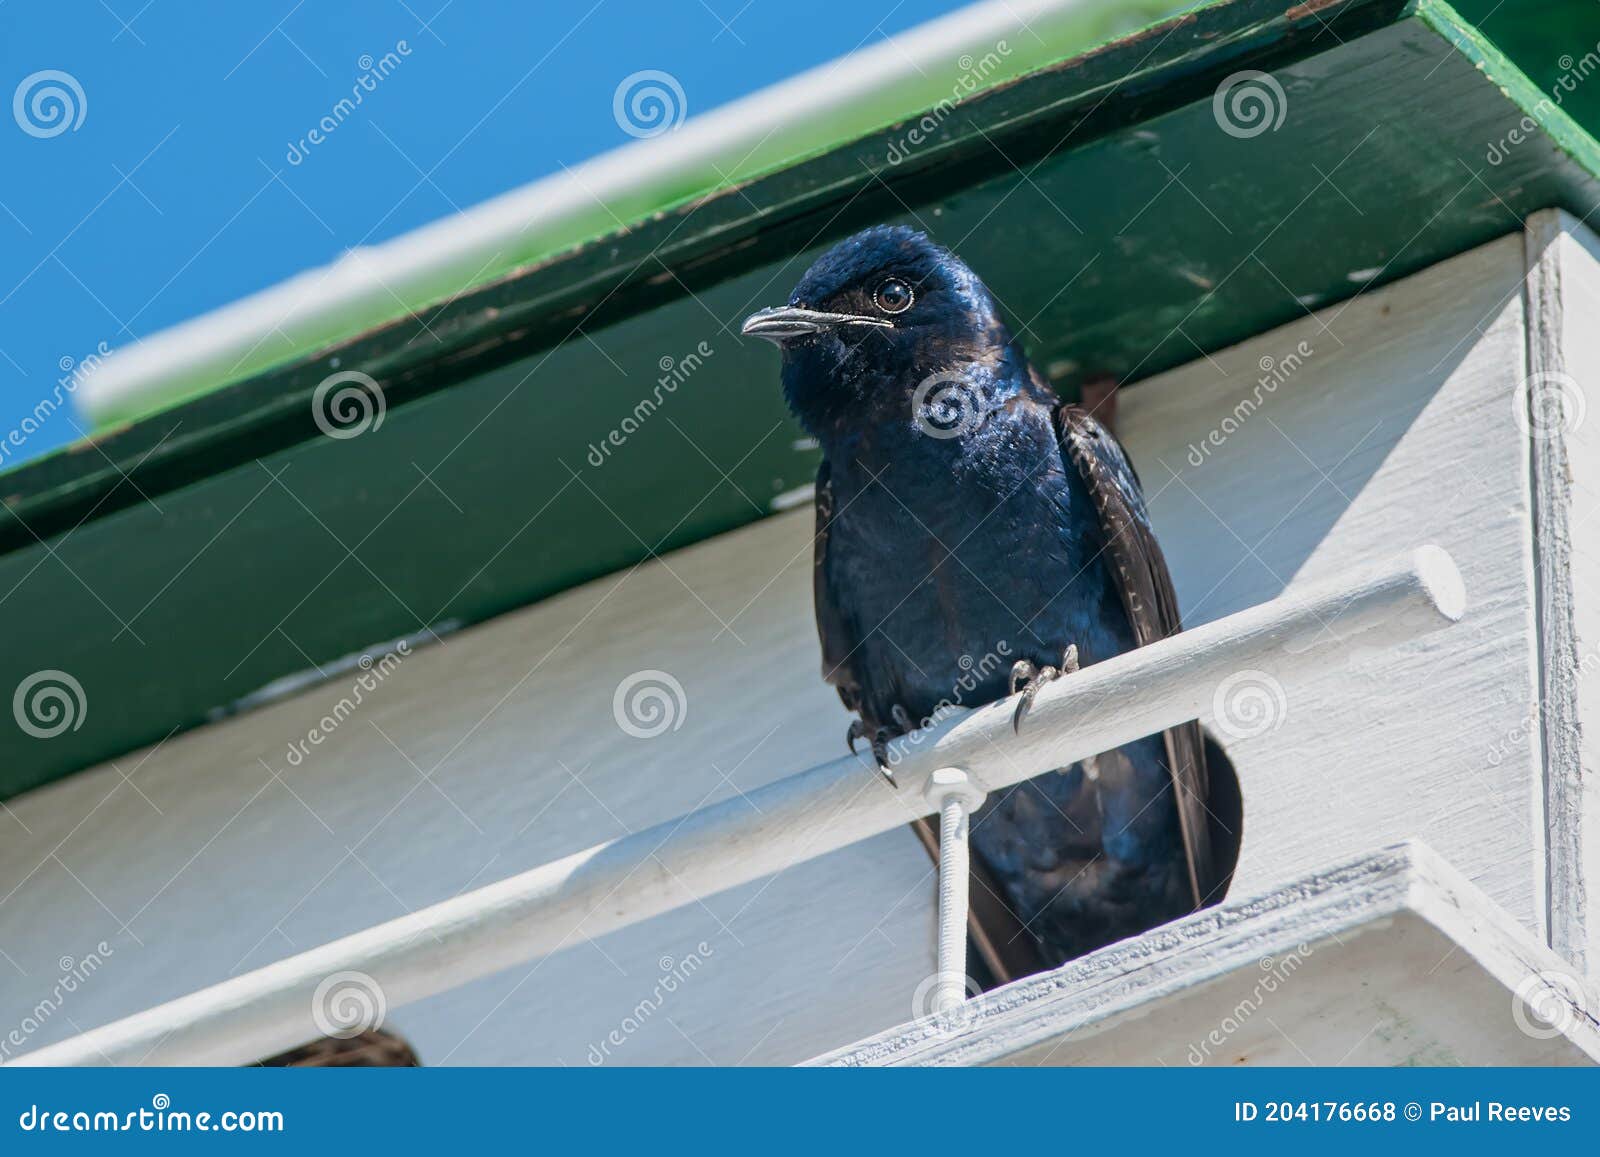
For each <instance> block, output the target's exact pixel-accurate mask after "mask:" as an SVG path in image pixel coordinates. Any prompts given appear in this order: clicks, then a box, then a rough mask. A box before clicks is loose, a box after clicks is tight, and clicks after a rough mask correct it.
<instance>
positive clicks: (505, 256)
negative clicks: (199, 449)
mask: <svg viewBox="0 0 1600 1157" xmlns="http://www.w3.org/2000/svg"><path fill="white" fill-rule="evenodd" d="M1221 2H1223V0H1209V3H1208V4H1205V5H1201V4H1197V3H1196V2H1195V0H1071V2H1069V3H1067V4H1064V5H1062V6H1061V7H1060V8H1058V9H1055V10H1053V11H1048V12H1046V13H1044V14H1043V15H1039V14H1034V17H1033V18H1034V21H1035V22H1036V23H1034V24H1031V25H1026V26H1025V30H1017V31H1014V32H1012V33H1011V34H1010V36H1009V37H1005V36H1003V37H1001V38H1000V39H999V41H998V43H999V44H1001V45H1008V50H1007V51H1006V52H1005V53H1004V54H1002V55H999V56H997V57H996V62H995V66H994V68H993V69H992V71H990V72H988V73H987V74H986V75H984V76H982V77H981V79H980V81H979V83H977V84H976V85H975V86H974V87H972V88H971V89H970V90H969V91H966V92H965V93H964V94H963V95H962V96H961V97H960V101H966V100H970V99H972V98H974V97H977V96H980V95H982V94H983V93H985V92H987V91H990V90H992V89H994V88H997V87H1000V86H1003V85H1005V84H1007V83H1009V82H1011V81H1014V80H1016V79H1017V78H1019V77H1022V76H1026V75H1028V74H1029V73H1033V72H1037V71H1039V70H1040V69H1045V68H1049V67H1052V66H1055V65H1058V64H1060V63H1062V62H1064V61H1067V60H1071V59H1074V58H1075V57H1077V56H1080V55H1082V54H1083V53H1085V52H1086V51H1089V50H1092V49H1094V48H1096V47H1100V46H1102V45H1103V44H1105V43H1107V42H1108V41H1107V39H1106V38H1105V37H1104V35H1103V29H1104V28H1105V26H1106V24H1107V23H1108V22H1113V21H1114V22H1117V23H1121V24H1125V25H1127V26H1128V28H1127V29H1126V31H1124V32H1123V34H1122V35H1121V36H1119V37H1117V39H1125V38H1127V37H1129V36H1138V35H1140V34H1142V33H1143V32H1145V31H1148V30H1149V29H1151V28H1155V27H1159V26H1161V25H1162V24H1163V23H1164V22H1165V21H1166V20H1167V19H1170V18H1171V17H1173V16H1174V15H1176V14H1180V13H1182V12H1184V11H1186V10H1188V9H1192V8H1195V7H1201V6H1210V5H1214V4H1216V3H1221ZM963 15H964V13H963V12H961V11H958V12H957V13H953V14H951V16H952V17H960V16H963ZM1017 19H1018V20H1019V21H1020V20H1022V19H1023V18H1022V17H1018V18H1017ZM939 23H940V21H938V20H935V21H931V22H929V24H927V25H923V26H921V27H919V28H916V29H912V30H911V31H910V33H909V34H908V35H913V36H914V35H917V34H918V33H921V32H923V31H924V30H926V29H930V28H932V27H934V26H935V25H937V24H939ZM903 35H906V34H903ZM902 39H903V37H902ZM886 46H887V45H886V44H884V45H875V46H872V47H871V48H868V49H867V50H866V52H867V53H871V52H872V51H873V50H874V49H878V48H883V47H886ZM971 47H972V49H973V51H974V52H976V51H978V50H979V49H980V48H981V46H980V45H972V46H971ZM857 55H858V53H852V54H851V55H850V56H847V57H845V58H842V59H841V61H835V62H833V64H831V65H823V66H821V67H820V68H817V69H812V70H809V71H808V72H805V73H802V74H800V75H799V76H797V77H793V78H790V79H789V80H786V81H782V82H779V83H778V84H777V85H774V86H772V87H771V88H769V89H765V90H761V91H760V92H757V93H754V94H751V96H750V97H746V98H740V100H737V101H734V102H731V103H730V104H729V105H724V106H721V107H720V108H717V109H713V110H711V111H710V112H709V113H707V114H705V117H704V118H701V120H699V121H698V122H697V120H696V119H695V118H691V119H690V120H689V121H687V122H685V125H684V128H683V129H680V130H677V131H678V132H682V131H684V130H686V129H688V128H689V127H690V126H696V127H698V125H699V124H704V123H706V121H707V119H708V118H717V117H723V118H726V117H727V116H728V115H729V114H730V113H733V114H736V113H737V110H738V108H739V107H741V106H743V105H746V104H748V103H749V102H751V101H753V100H759V99H760V98H762V97H764V96H765V95H767V94H769V93H772V92H774V91H775V90H777V89H780V88H782V87H783V86H785V85H789V84H795V83H803V82H805V81H807V80H809V79H812V78H814V77H816V76H817V75H818V74H819V73H821V72H822V71H823V70H824V69H831V68H834V67H836V66H839V65H841V64H843V63H844V62H848V61H851V60H852V59H854V58H855V57H856V56H857ZM989 56H995V52H994V51H993V50H992V49H991V51H990V53H989ZM989 56H986V57H984V58H983V59H984V60H988V59H989ZM960 59H967V57H957V58H952V59H949V60H940V59H928V58H926V57H925V58H924V59H922V60H921V61H919V62H914V63H915V64H916V65H917V67H916V68H914V69H913V70H912V71H911V72H909V73H906V72H901V73H898V74H889V75H886V77H885V79H884V81H883V82H881V83H880V84H878V85H877V86H876V87H875V90H874V91H873V92H872V93H871V94H870V95H867V96H861V97H860V98H858V99H854V100H852V101H851V102H850V103H849V104H848V105H847V106H845V107H844V108H843V109H842V110H837V109H836V110H833V111H834V113H835V115H833V116H831V117H828V116H823V117H817V116H809V115H805V110H806V108H807V106H806V105H804V104H801V103H800V102H798V101H796V102H794V103H793V105H792V107H793V109H794V111H793V112H792V113H791V114H789V115H788V116H786V117H785V118H784V119H783V120H780V121H778V122H777V123H776V124H774V125H772V127H771V128H769V129H768V131H766V132H765V133H764V134H763V135H762V136H761V139H760V140H758V141H757V143H756V144H755V145H754V146H753V147H751V148H749V149H746V148H745V147H744V143H743V142H742V141H741V140H740V139H738V138H737V137H733V138H730V139H729V141H728V142H727V143H726V145H724V146H723V147H722V148H721V149H720V151H718V152H717V153H716V154H714V155H711V156H705V157H703V158H700V159H698V160H695V161H693V162H692V163H691V164H689V165H688V166H687V167H684V168H677V169H671V170H668V171H666V172H664V173H662V174H660V175H659V176H653V177H650V178H647V179H645V180H642V181H637V182H630V183H629V184H628V185H627V186H625V187H624V188H622V189H621V190H617V191H613V192H612V193H609V194H606V193H605V191H604V190H599V191H597V192H598V194H600V195H596V196H595V197H594V198H593V204H592V205H589V206H587V207H586V209H584V210H583V211H581V212H578V213H576V214H575V215H568V216H564V217H557V218H556V219H555V220H553V221H552V222H549V223H548V224H545V225H544V226H543V227H535V228H534V229H532V230H530V231H528V232H527V233H526V235H525V236H524V235H523V234H522V233H521V232H520V231H519V232H518V234H517V235H516V237H515V243H514V246H508V247H507V248H506V249H505V250H504V251H503V252H500V253H498V254H496V255H495V258H494V259H493V260H491V261H489V262H487V263H484V264H481V265H480V264H478V263H477V261H476V258H475V257H474V259H473V260H471V261H467V262H465V263H464V265H463V266H462V269H463V270H465V269H466V267H467V266H471V268H470V270H468V271H466V272H464V273H460V272H459V271H457V270H453V269H446V270H441V271H439V272H438V273H437V275H431V276H429V277H428V278H427V280H425V281H422V282H419V283H417V284H412V285H408V284H406V283H405V282H404V281H403V280H399V279H394V278H390V279H389V280H388V281H386V282H385V286H386V291H385V292H384V293H383V294H381V295H379V297H378V298H377V300H375V301H373V302H368V303H364V304H363V305H362V306H361V307H360V308H356V307H353V306H352V307H350V308H348V309H342V308H337V307H330V308H329V309H328V310H327V311H326V312H322V313H320V314H318V313H313V314H312V315H310V316H308V317H307V318H305V324H306V325H307V326H308V327H309V328H310V332H308V333H304V334H302V335H300V336H299V337H298V339H297V340H295V341H294V342H293V343H292V344H288V345H285V346H277V345H275V344H274V341H275V339H274V335H273V334H272V333H271V332H270V330H269V331H268V332H263V333H262V334H261V335H260V337H259V338H258V340H257V341H255V342H253V343H250V344H251V350H250V351H249V352H247V353H246V354H245V355H243V356H241V357H240V358H239V359H238V360H237V362H236V363H235V364H233V365H232V366H231V367H230V369H229V370H228V371H225V372H221V373H215V372H212V373H207V372H204V370H201V371H199V372H191V371H190V370H189V369H187V368H186V367H185V365H184V363H183V362H182V361H181V360H177V359H175V360H174V361H173V363H172V368H171V376H170V380H169V381H168V382H166V383H165V384H164V385H163V386H162V387H161V388H160V389H159V391H158V392H155V393H150V392H146V391H141V392H140V393H138V394H137V395H134V396H130V397H125V398H124V397H119V396H116V395H115V394H111V395H109V396H107V397H106V398H104V399H102V400H93V394H94V392H95V391H94V384H95V382H94V379H95V377H97V376H102V377H103V376H105V373H104V370H103V369H97V370H95V371H93V372H91V374H90V375H89V376H88V380H87V384H88V386H89V388H88V389H86V390H85V391H83V393H82V394H80V395H79V397H80V400H83V399H86V398H87V399H89V400H88V401H87V404H86V405H85V406H84V408H85V409H86V411H87V416H88V417H89V418H90V419H91V420H92V422H93V426H94V428H95V429H96V430H105V429H111V428H114V427H117V426H119V425H124V424H126V423H129V422H135V421H138V420H140V419H142V418H146V417H149V416H151V415H153V414H157V413H160V412H162V411H165V410H167V409H169V408H171V407H172V406H174V405H177V404H180V403H182V402H185V401H188V400H190V399H193V398H196V397H199V396H202V395H204V394H207V393H210V392H213V391H215V390H218V389H222V388H225V387H227V386H229V385H232V384H234V383H236V382H240V381H244V380H247V379H250V378H252V377H256V376H259V375H260V374H263V373H269V372H271V371H273V370H275V369H280V368H282V367H284V366H286V365H290V364H293V363H294V362H296V361H298V360H300V359H302V358H305V357H307V356H310V355H312V354H314V353H316V352H317V351H318V350H321V349H325V348H327V347H329V346H332V345H337V344H341V343H344V342H346V341H348V340H350V339H352V338H355V337H358V336H360V335H361V334H362V333H364V332H367V331H370V330H372V329H375V328H380V327H382V326H385V325H389V324H392V323H394V322H396V321H401V320H404V319H405V318H408V317H415V316H418V315H421V314H424V313H427V312H428V311H430V310H432V309H434V308H437V307H438V306H439V305H440V304H441V303H444V302H447V301H449V300H451V299H453V298H456V297H460V296H462V295H465V294H470V293H472V292H474V291H476V290H478V289H481V288H482V287H484V286H487V285H491V284H493V283H495V282H497V281H500V280H503V279H505V278H507V277H509V276H514V275H515V274H517V273H518V272H521V271H524V270H527V269H529V268H533V267H536V266H539V265H543V264H546V263H549V262H551V261H553V260H559V259H560V258H561V257H562V256H564V255H566V254H568V253H571V252H573V251H574V250H576V249H579V248H582V247H583V246H585V245H589V244H593V243H595V242H597V241H602V240H604V239H605V238H606V237H608V236H611V235H613V234H615V233H617V232H619V231H622V232H626V231H627V230H629V229H632V228H634V227H636V226H637V225H638V224H639V223H640V222H643V221H646V220H648V219H650V218H652V217H657V216H660V215H664V214H671V213H675V212H678V211H680V210H681V209H683V208H684V207H686V206H691V205H693V204H695V203H697V202H699V201H703V200H705V199H707V198H710V197H715V196H718V195H721V194H723V193H725V192H728V191H730V190H734V189H737V188H739V187H741V186H744V185H747V184H749V183H751V182H752V181H757V180H760V179H762V178H764V177H767V176H770V175H772V174H774V173H777V172H781V171H783V170H785V169H788V168H792V167H793V166H795V165H799V164H804V163H805V162H806V161H808V160H812V159H815V158H816V157H819V156H823V155H826V154H827V153H829V152H831V151H833V150H835V149H837V148H839V147H840V146H842V145H845V144H847V143H849V142H851V141H854V140H858V139H860V138H861V137H863V136H867V135H870V134H872V133H875V132H879V131H881V130H883V129H885V128H887V127H888V126H890V125H894V124H899V123H907V122H910V121H912V120H915V119H916V118H917V117H919V116H925V115H927V114H928V113H929V112H931V111H932V110H934V109H936V108H938V107H939V105H940V104H941V103H943V102H947V101H950V100H951V98H952V97H953V96H954V95H955V90H954V88H953V85H954V84H957V83H960V82H961V81H962V80H964V79H967V78H969V77H970V76H971V75H972V74H973V68H974V66H973V65H971V64H969V65H967V66H966V67H965V68H961V67H960ZM952 103H956V102H952ZM671 135H674V134H667V136H664V137H663V138H660V139H662V140H665V139H667V137H670V136H671ZM656 144H657V140H654V139H652V140H644V141H637V142H634V143H633V144H630V145H625V146H622V147H621V148H619V149H616V150H613V151H612V152H610V153H607V154H602V155H601V156H600V157H598V158H595V159H594V161H592V162H585V163H584V164H581V165H578V166H575V167H573V168H571V169H568V170H566V171H565V172H563V173H558V174H552V175H551V176H549V177H547V178H542V179H540V180H537V181H535V182H533V183H531V184H529V185H526V186H523V187H521V188H520V189H515V190H512V191H510V192H509V193H506V194H502V195H500V196H499V197H497V198H492V199H491V200H490V201H489V202H485V203H483V204H482V205H480V206H473V207H472V208H469V209H468V210H467V211H466V213H467V214H472V213H473V212H474V211H476V210H478V209H481V208H486V207H489V206H492V205H494V204H495V203H496V202H500V201H504V200H506V199H508V198H512V197H518V196H521V195H527V196H529V197H530V198H531V197H532V196H533V195H534V194H535V193H536V192H537V191H538V190H541V189H544V188H546V187H547V186H549V185H550V184H551V183H552V182H565V181H570V180H572V179H576V180H577V181H578V182H579V183H580V184H581V183H583V181H584V180H585V173H586V172H587V171H588V170H589V169H590V168H591V167H593V165H595V164H596V163H599V164H607V163H610V162H612V161H614V160H618V159H622V158H627V157H638V158H640V159H643V158H645V157H646V156H647V155H649V154H648V153H647V152H646V151H645V150H648V149H650V148H651V147H652V146H655V145H656ZM461 216H462V215H461V214H457V215H455V217H454V218H443V219H440V220H439V221H435V222H432V223H430V224H429V225H425V226H422V227H420V228H419V229H417V230H413V231H411V232H409V233H406V234H402V235H400V236H398V237H396V238H393V239H391V240H390V241H387V242H382V243H379V244H377V245H374V246H372V247H371V248H370V249H368V250H366V251H356V252H357V257H356V258H355V259H354V264H355V265H356V266H359V265H360V264H361V263H362V262H364V261H370V260H371V259H372V256H373V255H374V254H377V253H380V252H381V251H382V250H384V248H385V247H386V246H390V245H394V244H395V243H397V242H398V243H402V244H410V243H412V242H414V241H416V240H418V239H420V238H421V237H422V236H423V235H424V234H427V233H428V232H429V231H430V230H434V229H436V228H442V227H447V226H448V225H449V223H450V222H451V221H452V220H454V219H459V218H460V217H461ZM338 268H339V263H338V262H336V263H334V264H333V265H330V266H326V267H323V268H320V269H312V270H308V271H306V272H304V273H301V274H298V275H296V276H295V277H293V278H290V279H288V280H287V281H284V282H280V283H278V284H277V285H275V286H270V287H268V288H267V289H265V290H263V291H261V293H260V294H258V295H252V296H251V297H248V298H245V299H242V301H243V302H245V303H247V302H250V301H253V300H256V299H258V298H259V297H261V296H262V295H265V294H271V293H273V292H274V291H276V290H286V289H288V288H289V287H291V286H307V287H315V286H316V285H317V284H318V283H319V282H322V281H325V280H327V279H328V278H329V276H330V275H331V274H333V273H334V272H335V271H336V270H337V269H338ZM234 304H235V305H238V304H241V303H234ZM228 308H229V307H226V306H224V307H222V310H220V311H212V312H211V313H209V314H203V315H200V316H199V317H198V318H195V319H191V321H190V322H187V323H180V325H179V326H175V327H173V328H172V329H170V330H167V331H162V332H160V333H157V334H155V335H152V337H151V338H150V339H147V340H152V341H160V340H161V339H162V338H163V337H164V336H165V335H166V334H173V335H174V336H176V334H177V332H180V331H182V330H183V329H185V327H187V326H190V325H193V324H194V323H196V322H203V321H205V320H206V319H208V318H215V317H217V316H219V314H220V313H221V312H224V311H226V310H227V309H228ZM176 344H178V345H180V346H181V345H182V344H184V343H182V342H179V343H176ZM134 348H137V347H134ZM119 352H120V351H113V352H112V355H111V358H110V359H108V363H107V364H111V365H113V366H114V364H115V361H116V358H117V357H118V356H119ZM0 476H3V472H0Z"/></svg>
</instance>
